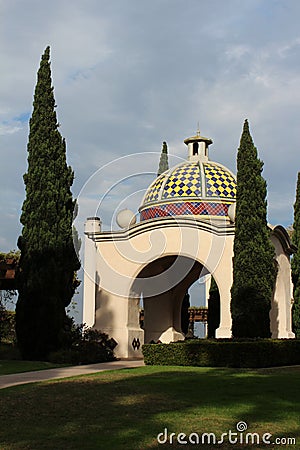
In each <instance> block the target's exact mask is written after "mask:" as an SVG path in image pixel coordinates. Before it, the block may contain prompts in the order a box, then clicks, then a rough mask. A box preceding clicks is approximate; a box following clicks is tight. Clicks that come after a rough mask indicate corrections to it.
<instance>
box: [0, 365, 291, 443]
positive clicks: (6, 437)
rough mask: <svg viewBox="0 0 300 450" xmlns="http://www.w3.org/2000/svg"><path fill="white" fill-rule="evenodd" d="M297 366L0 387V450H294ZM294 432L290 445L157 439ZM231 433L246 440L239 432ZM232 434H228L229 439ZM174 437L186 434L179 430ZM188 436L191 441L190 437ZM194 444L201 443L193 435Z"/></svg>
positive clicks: (164, 370) (125, 373)
mask: <svg viewBox="0 0 300 450" xmlns="http://www.w3.org/2000/svg"><path fill="white" fill-rule="evenodd" d="M299 385H300V368H287V369H260V370H256V371H255V370H237V369H219V368H218V369H216V368H194V367H167V366H163V367H158V366H146V367H141V368H137V369H130V370H129V369H124V370H118V371H109V372H102V373H99V374H98V375H90V376H82V377H78V378H73V379H65V380H61V381H50V382H43V383H39V384H34V385H24V386H16V387H14V388H8V389H4V390H2V391H0V395H1V403H0V419H1V424H2V426H1V428H0V448H1V450H23V449H30V450H35V449H36V450H42V449H49V450H50V449H51V450H53V449H55V450H65V449H80V450H88V449H97V450H102V449H105V450H110V449H111V450H115V449H117V450H118V449H125V450H126V449H127V450H143V449H155V448H186V449H187V448H189V449H190V448H191V449H192V448H201V449H213V448H220V449H226V450H229V449H230V450H234V449H249V450H250V449H251V450H252V449H262V448H268V449H278V450H279V449H281V448H284V449H293V450H297V449H299V448H300V428H299V417H300V390H299ZM240 421H244V422H246V423H247V425H248V430H247V432H249V433H254V432H256V433H259V435H260V439H261V437H262V435H263V434H264V433H270V434H272V437H271V438H270V442H275V439H276V438H278V437H295V438H296V440H297V444H296V445H284V444H283V445H273V444H271V445H266V446H264V445H263V444H262V443H261V442H260V444H258V445H247V444H245V445H244V444H233V443H228V440H227V441H226V440H225V443H223V444H222V445H213V444H209V445H207V444H206V445H202V444H201V443H200V444H199V445H191V444H186V445H184V444H182V445H180V444H178V443H177V444H176V443H174V444H165V445H163V444H161V445H159V444H158V443H157V439H156V437H157V435H158V434H159V433H161V432H163V431H164V429H165V428H167V430H168V437H169V440H170V433H172V432H173V433H176V435H177V434H178V433H185V434H186V435H190V433H197V434H198V435H199V437H200V439H201V436H202V433H205V432H207V433H215V434H216V436H217V439H220V436H221V434H222V433H226V432H229V430H232V432H235V431H236V424H237V422H240ZM247 432H244V433H242V434H241V433H239V434H238V438H239V439H241V437H242V438H243V439H245V437H246V433H247ZM234 438H235V436H232V437H231V439H234ZM181 439H183V440H185V439H186V438H184V437H183V436H181ZM192 439H194V440H195V439H196V437H195V435H192ZM200 442H201V441H200Z"/></svg>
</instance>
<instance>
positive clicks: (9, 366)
mask: <svg viewBox="0 0 300 450" xmlns="http://www.w3.org/2000/svg"><path fill="white" fill-rule="evenodd" d="M55 367H61V366H60V365H58V364H52V363H49V362H44V361H14V360H0V375H8V374H10V373H20V372H31V371H33V370H45V369H53V368H55ZM0 448H1V447H0Z"/></svg>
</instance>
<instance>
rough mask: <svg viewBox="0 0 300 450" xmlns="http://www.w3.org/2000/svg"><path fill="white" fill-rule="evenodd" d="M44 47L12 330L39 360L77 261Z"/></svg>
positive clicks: (53, 344) (67, 170) (54, 345)
mask: <svg viewBox="0 0 300 450" xmlns="http://www.w3.org/2000/svg"><path fill="white" fill-rule="evenodd" d="M49 59H50V48H49V47H47V48H46V50H45V52H44V54H43V56H42V59H41V63H40V67H39V70H38V74H37V84H36V88H35V93H34V101H33V113H32V117H31V119H30V123H29V126H30V130H29V139H28V147H27V150H28V171H27V173H26V174H25V175H24V182H25V188H26V198H25V200H24V203H23V208H22V215H21V223H22V225H23V229H22V235H21V236H20V237H19V239H18V247H19V248H20V250H21V258H20V263H19V270H18V273H17V287H18V291H19V296H18V301H17V306H16V331H17V339H18V344H19V347H20V350H21V353H22V356H23V357H24V358H27V359H42V358H45V357H46V356H47V354H48V353H49V352H50V351H53V350H57V349H59V348H60V346H61V344H62V340H63V330H64V324H65V319H66V312H65V308H66V307H67V306H68V305H69V303H70V302H71V299H72V297H73V294H74V282H73V281H74V272H75V271H76V270H78V269H79V267H80V264H79V261H78V259H77V256H76V252H75V249H74V245H73V238H72V222H73V215H74V210H75V201H74V200H73V197H72V193H71V186H72V184H73V178H74V174H73V171H72V169H71V167H68V166H67V163H66V144H65V140H64V139H63V138H62V136H61V134H60V132H59V131H58V127H59V124H58V122H57V118H56V112H55V107H56V105H55V99H54V93H53V87H52V80H51V68H50V61H49Z"/></svg>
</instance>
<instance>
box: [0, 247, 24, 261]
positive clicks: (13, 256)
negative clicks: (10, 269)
mask: <svg viewBox="0 0 300 450" xmlns="http://www.w3.org/2000/svg"><path fill="white" fill-rule="evenodd" d="M20 256H21V252H20V251H19V250H11V251H9V252H7V253H3V252H0V262H6V261H7V260H12V261H13V263H18V262H19V260H20Z"/></svg>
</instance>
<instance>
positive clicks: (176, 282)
mask: <svg viewBox="0 0 300 450" xmlns="http://www.w3.org/2000/svg"><path fill="white" fill-rule="evenodd" d="M207 274H208V271H207V269H206V268H205V267H204V266H203V265H202V264H201V263H200V262H199V261H195V260H193V259H192V258H189V257H185V256H178V255H169V256H164V257H161V258H158V259H156V260H155V261H152V262H151V263H149V264H148V265H147V266H145V267H144V268H143V269H142V270H141V271H140V273H139V274H138V275H137V277H136V279H135V280H134V282H133V284H132V292H134V295H135V297H136V296H138V297H139V298H140V309H142V310H143V311H142V314H141V316H140V324H141V327H142V328H143V329H144V341H145V343H148V342H152V341H154V342H157V341H161V342H169V341H172V340H178V339H184V337H185V335H187V334H190V332H191V329H190V322H191V319H192V321H194V317H193V316H192V315H190V311H189V310H188V307H189V306H190V305H189V294H188V292H189V288H190V287H191V286H192V285H193V284H194V283H195V282H197V281H198V280H199V278H200V279H201V277H203V276H205V275H207ZM198 317H199V316H198ZM202 337H205V336H202Z"/></svg>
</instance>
